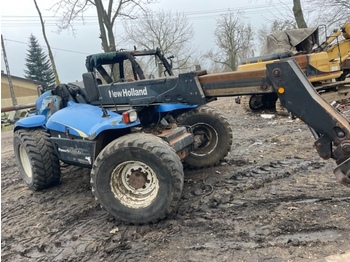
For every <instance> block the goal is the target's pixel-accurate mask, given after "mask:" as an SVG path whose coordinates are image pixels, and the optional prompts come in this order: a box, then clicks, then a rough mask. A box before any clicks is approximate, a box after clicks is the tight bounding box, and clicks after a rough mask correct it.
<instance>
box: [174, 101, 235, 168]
mask: <svg viewBox="0 0 350 262" xmlns="http://www.w3.org/2000/svg"><path fill="white" fill-rule="evenodd" d="M176 120H177V122H178V123H179V124H180V125H184V126H189V127H190V128H191V130H192V133H193V135H194V140H195V141H194V146H193V150H192V151H191V152H190V154H189V155H188V156H187V157H186V158H185V160H184V162H185V164H186V165H187V166H189V167H190V168H203V167H210V166H215V165H217V164H219V163H220V161H221V160H222V159H223V158H224V157H225V156H226V155H227V154H228V152H229V151H230V149H231V145H232V130H231V127H230V124H229V123H228V121H227V120H226V118H225V117H224V116H223V115H222V114H220V113H219V112H218V111H217V110H215V109H213V108H211V107H208V106H200V107H197V108H195V109H192V110H190V111H188V112H186V113H183V114H182V115H180V116H178V117H177V119H176Z"/></svg>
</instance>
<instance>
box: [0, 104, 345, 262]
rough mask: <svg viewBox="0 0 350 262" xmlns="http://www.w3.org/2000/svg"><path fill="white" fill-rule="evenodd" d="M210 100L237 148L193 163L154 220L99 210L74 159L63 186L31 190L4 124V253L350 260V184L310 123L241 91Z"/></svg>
mask: <svg viewBox="0 0 350 262" xmlns="http://www.w3.org/2000/svg"><path fill="white" fill-rule="evenodd" d="M211 105H212V106H213V107H216V108H218V109H219V110H221V111H222V112H223V113H224V114H225V115H226V116H227V118H228V119H229V121H230V123H231V124H232V127H233V130H234V132H233V135H234V142H233V146H232V150H231V152H230V154H229V155H228V156H227V157H226V159H225V161H224V162H223V163H222V164H221V165H219V166H217V167H213V168H208V169H205V170H197V171H188V170H186V171H185V185H184V192H183V197H182V199H181V202H180V203H179V210H178V213H177V214H176V216H174V217H169V218H167V219H165V220H163V221H161V222H159V223H157V224H151V225H143V226H130V225H124V224H121V223H119V222H118V221H116V220H115V219H114V218H113V217H111V216H110V215H108V214H107V213H106V212H105V211H104V210H103V209H101V208H100V207H99V206H98V205H97V204H96V202H95V199H94V197H93V195H92V193H91V188H90V184H89V180H90V178H89V170H88V169H82V168H77V167H73V166H69V167H66V168H64V169H63V170H62V172H63V174H62V182H61V184H60V185H59V186H58V187H54V188H50V189H47V190H44V191H42V192H33V191H31V190H30V189H28V188H27V186H26V185H25V184H24V183H23V182H22V181H21V179H20V178H19V173H18V169H17V167H16V164H15V162H14V155H13V150H12V132H11V131H7V132H2V137H1V217H2V221H1V259H2V261H201V262H202V261H204V262H205V261H210V262H212V261H269V262H272V261H274V262H279V261H350V260H348V259H350V255H349V254H350V225H349V217H350V188H347V187H345V186H342V185H340V184H338V183H337V182H336V180H335V178H334V176H333V174H332V171H333V168H334V167H335V163H333V162H332V161H324V160H322V159H321V158H320V157H318V155H317V154H316V151H315V150H314V149H313V147H312V144H313V137H312V136H311V133H310V131H309V130H308V128H307V127H306V125H304V124H303V123H302V122H300V121H298V120H290V119H288V117H282V116H276V117H275V118H273V119H265V118H262V117H261V116H260V115H259V114H252V113H249V114H247V113H246V112H244V111H243V110H242V108H240V107H239V106H237V105H236V104H235V103H234V101H233V99H228V98H225V99H220V101H219V102H214V103H212V104H211ZM336 258H337V259H338V260H336Z"/></svg>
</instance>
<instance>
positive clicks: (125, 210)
mask: <svg viewBox="0 0 350 262" xmlns="http://www.w3.org/2000/svg"><path fill="white" fill-rule="evenodd" d="M183 183H184V173H183V167H182V164H181V161H180V158H179V157H178V155H177V154H176V153H175V151H174V150H173V149H172V148H171V147H170V146H169V145H168V144H167V143H165V142H164V141H163V140H161V139H160V138H158V137H156V136H154V135H150V134H130V135H126V136H124V137H121V138H118V139H116V140H114V141H112V142H111V143H110V144H108V145H107V146H106V147H105V148H104V149H103V150H102V151H101V152H100V154H99V155H98V156H97V158H96V160H95V161H94V164H93V167H92V170H91V186H92V192H93V194H94V195H95V197H96V199H97V201H98V202H99V203H100V204H101V205H102V206H103V207H104V208H105V209H106V210H107V211H108V212H109V213H110V214H111V215H113V216H114V217H115V218H116V219H118V220H120V221H124V222H126V223H128V224H145V223H151V222H156V221H158V220H160V219H163V218H165V217H166V216H167V215H169V214H170V213H172V212H173V211H174V210H175V209H176V207H177V203H178V201H179V200H180V198H181V195H182V189H183Z"/></svg>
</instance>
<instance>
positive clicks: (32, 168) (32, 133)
mask: <svg viewBox="0 0 350 262" xmlns="http://www.w3.org/2000/svg"><path fill="white" fill-rule="evenodd" d="M13 146H14V153H15V157H16V161H17V163H18V164H19V165H18V168H19V171H20V174H21V177H22V179H23V180H24V181H25V182H26V184H27V185H28V186H29V187H30V188H31V189H33V190H41V189H44V188H48V187H50V186H54V185H57V184H59V182H60V177H61V171H60V165H59V160H58V157H57V155H56V152H55V149H54V147H53V145H52V143H51V141H50V136H49V134H48V133H47V132H45V130H43V129H20V130H17V131H16V132H15V133H14V137H13Z"/></svg>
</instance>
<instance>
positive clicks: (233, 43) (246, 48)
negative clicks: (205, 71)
mask: <svg viewBox="0 0 350 262" xmlns="http://www.w3.org/2000/svg"><path fill="white" fill-rule="evenodd" d="M243 18H244V16H243V13H242V12H241V11H238V12H235V13H234V12H228V13H226V14H224V15H222V16H221V17H220V18H219V19H218V20H217V26H216V30H215V33H214V36H215V43H216V45H217V47H218V51H217V52H214V51H211V52H209V53H208V57H209V58H210V59H211V60H212V61H214V62H216V63H219V64H222V65H223V66H224V70H235V69H236V68H237V65H238V64H239V63H240V62H241V61H242V60H243V59H244V58H247V57H251V56H254V52H253V50H254V48H253V32H252V28H251V26H250V24H245V23H244V21H243Z"/></svg>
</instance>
